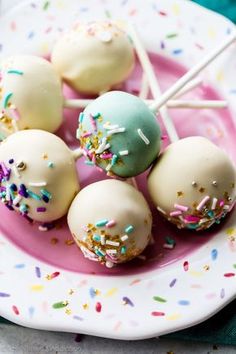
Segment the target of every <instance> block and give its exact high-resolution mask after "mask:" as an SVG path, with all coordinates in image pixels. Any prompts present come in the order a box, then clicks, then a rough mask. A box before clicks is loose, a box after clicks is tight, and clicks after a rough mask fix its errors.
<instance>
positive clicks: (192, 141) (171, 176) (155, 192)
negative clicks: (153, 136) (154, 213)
mask: <svg viewBox="0 0 236 354" xmlns="http://www.w3.org/2000/svg"><path fill="white" fill-rule="evenodd" d="M235 181H236V174H235V168H234V166H233V163H232V162H231V160H230V159H229V157H228V156H227V155H226V153H225V152H224V151H223V150H221V149H220V148H219V147H217V146H216V145H214V144H213V143H212V142H211V141H209V140H208V139H206V138H203V137H197V136H196V137H188V138H185V139H181V140H179V141H177V142H175V143H173V144H171V145H169V146H168V148H167V149H166V150H165V151H164V152H163V154H161V156H160V158H159V160H158V162H157V163H156V164H155V165H154V167H153V168H152V170H151V172H150V174H149V176H148V189H149V193H150V196H151V198H152V200H153V202H154V203H155V205H156V207H157V209H158V210H159V211H160V212H161V213H162V215H163V216H164V217H165V218H167V219H168V220H169V221H170V222H172V223H173V224H176V225H177V226H178V228H187V229H192V230H204V229H207V228H209V227H210V226H211V225H213V224H215V223H220V221H221V219H222V218H223V217H225V216H226V214H227V213H228V212H230V211H231V210H232V208H233V205H234V202H235V196H236V190H235Z"/></svg>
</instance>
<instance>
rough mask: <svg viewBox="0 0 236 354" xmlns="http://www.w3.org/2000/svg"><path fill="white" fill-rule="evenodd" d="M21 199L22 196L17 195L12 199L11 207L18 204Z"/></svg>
mask: <svg viewBox="0 0 236 354" xmlns="http://www.w3.org/2000/svg"><path fill="white" fill-rule="evenodd" d="M21 199H22V196H21V195H20V194H18V195H17V196H16V197H15V198H14V199H13V205H16V204H18V203H19V202H20V201H21Z"/></svg>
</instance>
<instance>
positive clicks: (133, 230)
mask: <svg viewBox="0 0 236 354" xmlns="http://www.w3.org/2000/svg"><path fill="white" fill-rule="evenodd" d="M68 224H69V228H70V231H71V233H72V235H73V237H74V239H75V241H76V243H77V244H78V246H79V247H80V249H81V251H82V252H83V253H84V256H85V257H87V258H89V259H90V260H93V261H98V262H101V263H105V264H106V265H107V266H108V267H111V266H113V264H115V263H122V262H127V261H129V260H131V259H132V258H134V257H136V256H138V255H139V254H140V253H141V252H142V251H143V250H144V249H145V247H146V246H147V244H148V242H149V239H150V235H151V228H152V215H151V211H150V209H149V206H148V204H147V202H146V200H145V199H144V197H143V195H142V194H141V193H140V192H139V191H137V190H136V189H135V188H134V187H132V186H131V185H129V184H127V183H125V182H121V181H118V180H104V181H100V182H96V183H93V184H90V185H89V186H87V187H86V188H84V189H82V190H81V191H80V192H79V194H78V195H77V197H76V198H75V199H74V201H73V203H72V204H71V207H70V209H69V212H68Z"/></svg>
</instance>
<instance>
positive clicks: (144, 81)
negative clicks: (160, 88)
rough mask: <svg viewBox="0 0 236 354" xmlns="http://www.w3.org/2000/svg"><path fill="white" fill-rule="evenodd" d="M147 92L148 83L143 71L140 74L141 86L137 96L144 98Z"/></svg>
mask: <svg viewBox="0 0 236 354" xmlns="http://www.w3.org/2000/svg"><path fill="white" fill-rule="evenodd" d="M148 92H149V84H148V79H147V76H146V75H145V73H143V75H142V81H141V88H140V92H139V98H142V99H143V100H145V98H147V96H148Z"/></svg>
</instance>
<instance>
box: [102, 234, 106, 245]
mask: <svg viewBox="0 0 236 354" xmlns="http://www.w3.org/2000/svg"><path fill="white" fill-rule="evenodd" d="M105 243H106V242H105V235H101V245H105Z"/></svg>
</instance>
